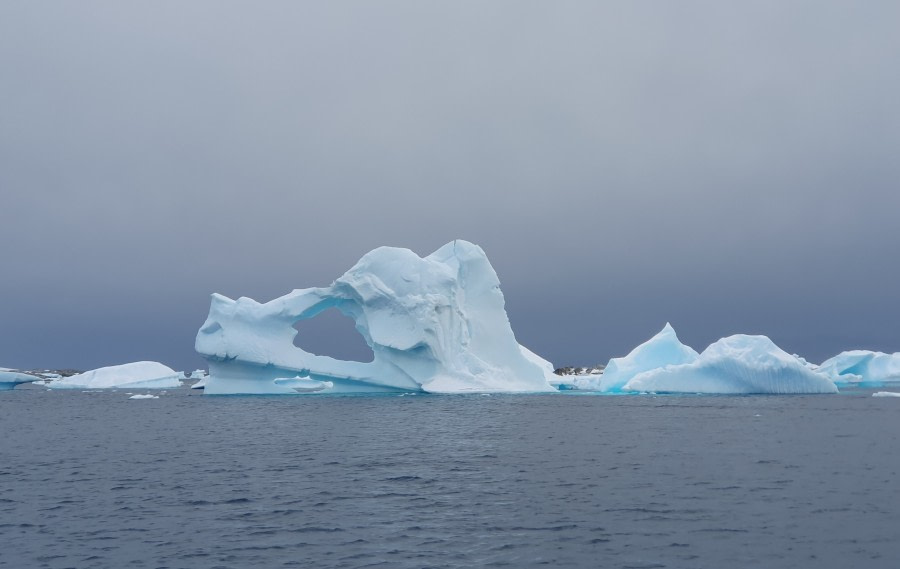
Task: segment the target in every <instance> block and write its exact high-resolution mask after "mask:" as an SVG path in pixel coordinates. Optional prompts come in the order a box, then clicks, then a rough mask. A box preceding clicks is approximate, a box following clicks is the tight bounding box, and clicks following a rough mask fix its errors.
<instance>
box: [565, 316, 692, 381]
mask: <svg viewBox="0 0 900 569" xmlns="http://www.w3.org/2000/svg"><path fill="white" fill-rule="evenodd" d="M698 357H699V354H697V352H696V351H694V349H693V348H691V347H689V346H685V345H684V344H682V343H681V342H680V341H679V340H678V336H677V335H676V334H675V329H674V328H672V325H671V324H669V323H666V325H665V326H664V327H663V329H662V330H660V331H659V333H657V334H656V335H655V336H653V337H652V338H650V339H649V340H647V341H646V342H644V343H643V344H641V345H640V346H638V347H636V348H635V349H633V350H631V352H630V353H629V354H628V355H627V356H624V357H621V358H613V359H611V360H609V363H608V364H606V369H605V370H604V371H603V373H602V374H600V375H578V376H575V377H574V378H573V379H572V380H571V381H570V382H571V384H572V385H574V386H575V387H576V388H577V389H579V390H583V391H608V392H617V391H622V390H623V388H624V387H625V384H627V383H628V382H629V381H631V380H632V379H633V378H634V377H635V376H636V375H638V374H641V373H644V372H646V371H650V370H654V369H658V368H664V367H666V366H670V365H680V364H687V363H691V362H693V361H695V360H696V359H697V358H698Z"/></svg>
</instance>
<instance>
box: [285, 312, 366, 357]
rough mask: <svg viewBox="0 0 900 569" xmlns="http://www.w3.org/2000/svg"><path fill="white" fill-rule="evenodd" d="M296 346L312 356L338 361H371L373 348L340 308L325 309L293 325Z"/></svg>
mask: <svg viewBox="0 0 900 569" xmlns="http://www.w3.org/2000/svg"><path fill="white" fill-rule="evenodd" d="M293 328H294V330H296V331H297V335H296V336H295V337H294V346H296V347H297V348H300V349H302V350H304V351H306V352H309V353H311V354H318V355H324V356H329V357H332V358H334V359H338V360H345V361H354V362H363V363H365V362H371V361H372V360H373V359H374V358H375V354H374V353H373V352H372V348H371V347H370V346H369V345H368V343H366V339H365V338H364V337H363V335H362V334H360V332H359V330H357V329H356V327H355V325H354V322H353V319H352V318H350V317H348V316H346V315H345V314H343V313H342V312H341V311H340V310H338V309H337V308H334V307H331V308H326V309H325V310H322V311H320V312H318V313H316V314H315V315H313V316H310V317H308V318H304V319H303V320H298V321H297V322H295V323H294V326H293Z"/></svg>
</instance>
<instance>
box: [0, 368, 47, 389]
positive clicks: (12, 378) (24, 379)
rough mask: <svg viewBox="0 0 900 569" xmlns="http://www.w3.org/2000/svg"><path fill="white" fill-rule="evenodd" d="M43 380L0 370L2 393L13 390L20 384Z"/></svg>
mask: <svg viewBox="0 0 900 569" xmlns="http://www.w3.org/2000/svg"><path fill="white" fill-rule="evenodd" d="M40 379H41V378H40V377H38V376H36V375H31V374H27V373H21V372H18V371H13V370H11V369H7V368H0V391H6V390H8V389H12V388H14V387H15V386H17V385H19V384H20V383H31V382H32V381H36V380H37V381H39V380H40Z"/></svg>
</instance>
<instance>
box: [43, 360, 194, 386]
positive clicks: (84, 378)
mask: <svg viewBox="0 0 900 569" xmlns="http://www.w3.org/2000/svg"><path fill="white" fill-rule="evenodd" d="M183 376H184V374H183V373H179V372H176V371H175V370H173V369H172V368H170V367H167V366H165V365H163V364H161V363H159V362H133V363H128V364H122V365H116V366H109V367H101V368H99V369H94V370H91V371H86V372H84V373H80V374H78V375H73V376H70V377H65V378H63V379H58V380H56V381H54V382H52V383H50V385H49V387H50V388H52V389H109V388H147V389H166V388H170V387H179V386H180V385H181V381H180V379H181V377H183Z"/></svg>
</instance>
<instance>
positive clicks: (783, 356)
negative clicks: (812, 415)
mask: <svg viewBox="0 0 900 569" xmlns="http://www.w3.org/2000/svg"><path fill="white" fill-rule="evenodd" d="M623 390H626V391H642V392H646V391H652V392H657V393H720V394H749V393H775V394H789V393H837V387H836V386H835V385H834V383H833V382H831V381H830V380H829V379H828V377H826V376H825V375H822V374H820V373H817V372H815V371H813V370H811V369H810V368H809V367H807V366H806V365H804V364H803V362H801V361H800V360H799V359H797V358H796V357H794V356H792V355H790V354H788V353H787V352H785V351H784V350H782V349H781V348H779V347H778V346H776V345H775V344H774V343H773V342H772V340H770V339H769V338H767V337H766V336H747V335H744V334H737V335H734V336H729V337H727V338H722V339H721V340H719V341H717V342H715V343H714V344H711V345H710V346H709V347H708V348H706V349H705V350H703V353H702V354H700V356H699V357H698V358H697V360H696V361H694V362H693V363H687V364H683V365H676V366H666V367H664V368H660V369H655V370H650V371H646V372H644V373H641V374H638V375H637V376H635V377H634V378H632V379H631V380H630V381H629V382H628V383H627V384H626V385H625V386H624V387H623Z"/></svg>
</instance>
